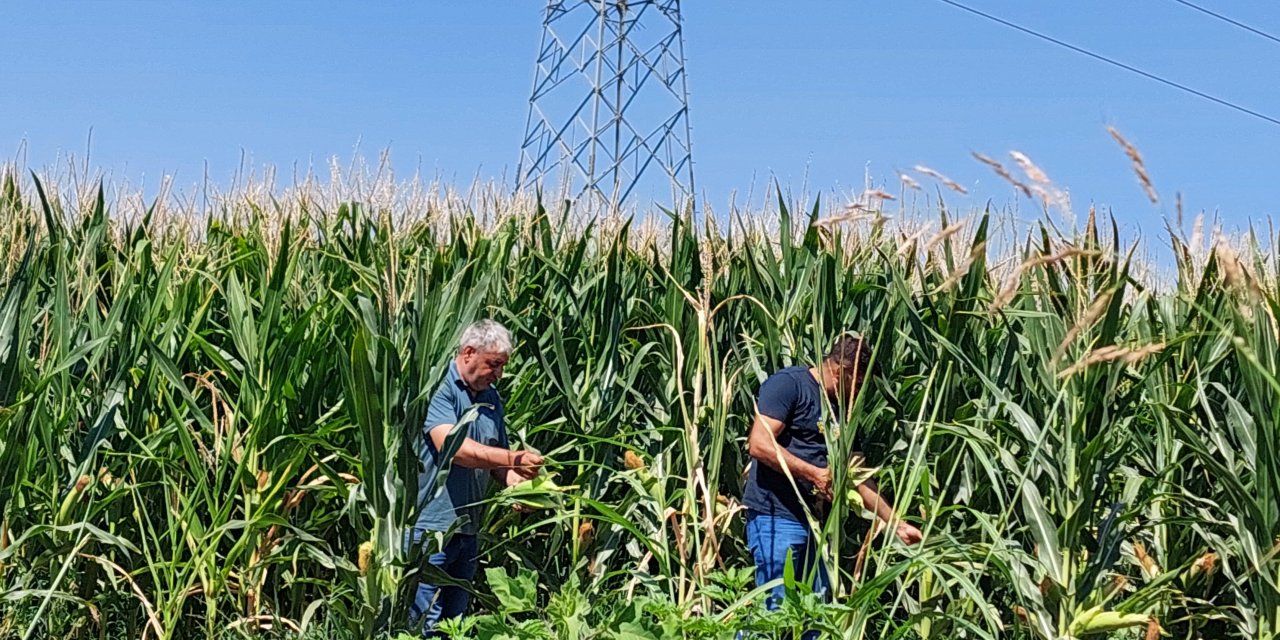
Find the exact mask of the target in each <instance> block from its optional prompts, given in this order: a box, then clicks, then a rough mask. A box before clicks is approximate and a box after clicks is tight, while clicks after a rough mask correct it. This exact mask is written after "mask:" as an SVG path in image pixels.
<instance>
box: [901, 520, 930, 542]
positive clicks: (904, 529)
mask: <svg viewBox="0 0 1280 640" xmlns="http://www.w3.org/2000/svg"><path fill="white" fill-rule="evenodd" d="M894 534H896V535H897V536H898V539H899V540H901V541H902V543H903V544H907V545H913V544H919V543H920V541H921V540H923V539H924V534H922V533H920V530H919V529H917V528H915V527H913V526H911V525H910V524H907V523H906V522H899V523H898V529H897V530H896V531H894Z"/></svg>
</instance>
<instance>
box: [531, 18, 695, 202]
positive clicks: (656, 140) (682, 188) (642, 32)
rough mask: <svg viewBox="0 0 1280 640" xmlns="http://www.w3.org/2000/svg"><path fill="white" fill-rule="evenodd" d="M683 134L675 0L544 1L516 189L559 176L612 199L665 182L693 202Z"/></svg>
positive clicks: (684, 105)
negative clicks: (545, 5)
mask: <svg viewBox="0 0 1280 640" xmlns="http://www.w3.org/2000/svg"><path fill="white" fill-rule="evenodd" d="M689 137H690V126H689V92H688V87H687V83H686V78H685V65H684V36H683V32H682V30H681V18H680V2H679V0H550V1H549V2H547V11H546V16H545V17H544V19H543V23H542V41H541V46H540V47H539V50H538V62H537V69H536V72H535V74H534V82H533V90H532V92H531V94H530V96H529V117H528V120H527V121H526V124H525V135H524V143H523V144H522V145H521V148H520V164H519V166H518V168H517V171H516V173H517V179H518V181H519V184H518V188H520V189H527V188H529V187H531V186H535V185H541V184H542V183H543V182H546V181H551V180H558V181H559V188H560V190H561V193H562V194H564V195H565V196H570V195H572V196H573V197H575V198H581V197H583V196H594V197H598V198H600V199H601V200H603V202H604V203H606V204H608V205H610V206H611V207H613V208H617V207H620V206H622V205H623V204H624V203H625V202H627V200H628V198H629V197H632V196H636V197H640V196H642V195H643V194H642V192H643V191H644V190H646V189H658V188H662V189H664V190H665V189H666V188H670V190H671V199H672V200H671V204H672V206H673V207H684V206H691V205H692V199H693V196H694V188H693V156H692V151H691V147H690V143H689ZM654 195H655V196H656V195H657V193H656V192H655V193H654Z"/></svg>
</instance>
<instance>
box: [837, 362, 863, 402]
mask: <svg viewBox="0 0 1280 640" xmlns="http://www.w3.org/2000/svg"><path fill="white" fill-rule="evenodd" d="M831 369H832V371H831V377H832V379H833V380H834V382H835V384H833V385H832V386H831V387H830V388H829V389H828V393H830V394H831V396H832V397H831V400H832V402H834V403H836V404H839V405H841V406H843V407H845V408H849V407H852V406H853V401H854V400H855V399H856V398H857V397H858V391H859V390H860V389H861V388H862V381H863V380H862V379H863V377H864V376H863V375H862V372H861V371H859V370H858V369H857V368H856V367H840V366H833V367H831Z"/></svg>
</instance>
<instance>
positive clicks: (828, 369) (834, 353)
mask: <svg viewBox="0 0 1280 640" xmlns="http://www.w3.org/2000/svg"><path fill="white" fill-rule="evenodd" d="M822 368H823V376H822V380H823V386H824V387H826V391H827V395H828V396H830V397H831V400H832V402H835V403H841V402H843V403H845V404H846V405H852V404H853V400H854V398H856V397H857V394H858V390H859V389H861V388H862V383H863V382H864V381H866V380H867V378H869V377H870V376H871V345H870V344H869V343H868V342H867V340H865V339H864V338H863V337H862V336H860V335H858V334H856V333H853V332H847V333H844V334H842V335H841V336H840V337H839V338H836V340H835V342H834V343H832V345H831V350H830V351H828V352H827V355H826V356H824V357H823V358H822Z"/></svg>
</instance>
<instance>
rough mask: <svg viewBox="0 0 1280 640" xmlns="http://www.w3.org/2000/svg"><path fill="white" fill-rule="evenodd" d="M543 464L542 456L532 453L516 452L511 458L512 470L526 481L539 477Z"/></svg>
mask: <svg viewBox="0 0 1280 640" xmlns="http://www.w3.org/2000/svg"><path fill="white" fill-rule="evenodd" d="M542 463H543V459H542V456H540V455H538V454H536V453H534V452H532V451H516V452H514V453H513V454H512V456H511V470H512V471H514V472H515V474H516V475H518V476H520V477H521V478H524V479H525V480H532V479H534V478H536V477H538V471H539V470H540V469H541V468H542Z"/></svg>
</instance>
